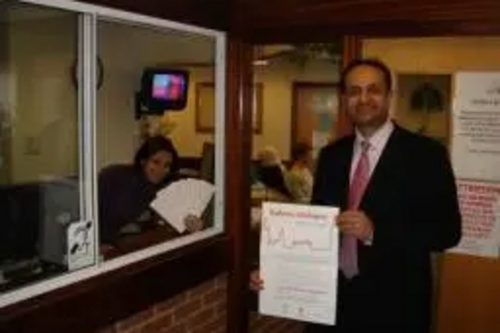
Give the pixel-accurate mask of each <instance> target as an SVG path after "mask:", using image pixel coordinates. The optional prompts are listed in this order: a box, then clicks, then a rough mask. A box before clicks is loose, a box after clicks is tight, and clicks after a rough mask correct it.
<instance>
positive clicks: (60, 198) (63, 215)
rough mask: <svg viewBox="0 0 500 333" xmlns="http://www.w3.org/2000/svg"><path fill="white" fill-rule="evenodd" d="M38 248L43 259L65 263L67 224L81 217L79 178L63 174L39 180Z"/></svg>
mask: <svg viewBox="0 0 500 333" xmlns="http://www.w3.org/2000/svg"><path fill="white" fill-rule="evenodd" d="M40 199H41V205H40V206H41V209H42V215H41V216H40V226H39V237H38V252H39V257H40V259H41V260H43V261H44V262H49V263H52V264H58V265H63V266H65V265H66V262H65V255H66V251H67V249H66V247H67V242H66V240H67V228H68V226H69V224H70V223H71V222H75V221H79V220H80V187H79V182H78V179H77V178H62V179H54V180H50V181H45V182H42V183H41V184H40Z"/></svg>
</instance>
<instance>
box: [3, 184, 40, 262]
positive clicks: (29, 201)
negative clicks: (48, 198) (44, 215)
mask: <svg viewBox="0 0 500 333" xmlns="http://www.w3.org/2000/svg"><path fill="white" fill-rule="evenodd" d="M39 204H40V188H39V185H38V183H36V182H33V183H21V184H3V185H0V212H1V218H0V263H6V262H7V263H8V262H18V261H22V260H30V259H33V258H35V257H36V256H37V240H38V234H39V220H40V205H39Z"/></svg>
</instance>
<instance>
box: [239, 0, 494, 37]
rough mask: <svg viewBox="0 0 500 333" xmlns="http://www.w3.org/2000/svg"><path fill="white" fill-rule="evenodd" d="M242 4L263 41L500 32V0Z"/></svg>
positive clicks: (242, 17)
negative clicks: (352, 36)
mask: <svg viewBox="0 0 500 333" xmlns="http://www.w3.org/2000/svg"><path fill="white" fill-rule="evenodd" d="M237 9H238V12H237V15H238V17H239V20H238V22H239V25H240V29H241V30H242V31H245V32H246V33H247V35H248V36H249V38H251V39H252V40H254V41H256V42H259V43H271V42H290V41H297V42H300V41H303V42H313V41H323V42H324V41H326V40H328V39H329V38H332V36H341V35H347V34H351V35H369V36H397V35H407V36H417V35H419V36H427V35H450V34H469V35H475V34H495V33H500V21H499V20H498V13H499V12H500V1H496V0H478V1H475V2H471V1H467V0H448V1H435V0H421V1H420V0H361V1H356V0H337V1H328V0H313V1H309V0H295V1H293V2H291V1H289V0H269V1H265V2H263V1H250V0H240V1H239V2H238V7H237ZM280 36H281V38H280Z"/></svg>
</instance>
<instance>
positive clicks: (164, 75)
mask: <svg viewBox="0 0 500 333" xmlns="http://www.w3.org/2000/svg"><path fill="white" fill-rule="evenodd" d="M188 88H189V74H188V72H187V71H184V70H173V69H157V68H156V69H155V68H149V69H146V70H145V71H144V73H143V77H142V87H141V94H140V95H141V102H142V104H143V105H144V106H145V107H146V110H144V113H162V112H163V111H168V110H182V109H184V108H185V107H186V103H187V95H188Z"/></svg>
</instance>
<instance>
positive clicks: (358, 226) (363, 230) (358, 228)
mask: <svg viewBox="0 0 500 333" xmlns="http://www.w3.org/2000/svg"><path fill="white" fill-rule="evenodd" d="M337 226H338V227H339V230H340V231H341V232H343V233H344V234H346V235H351V236H354V237H356V238H358V239H359V240H361V241H362V242H371V241H372V240H373V232H374V228H373V222H372V220H370V218H369V217H368V216H366V214H365V213H364V212H363V211H360V210H348V211H345V212H342V213H340V214H339V215H338V216H337Z"/></svg>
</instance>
